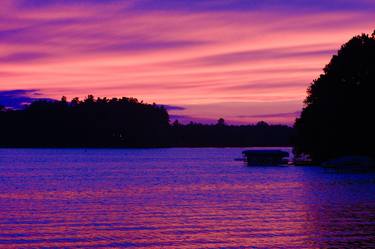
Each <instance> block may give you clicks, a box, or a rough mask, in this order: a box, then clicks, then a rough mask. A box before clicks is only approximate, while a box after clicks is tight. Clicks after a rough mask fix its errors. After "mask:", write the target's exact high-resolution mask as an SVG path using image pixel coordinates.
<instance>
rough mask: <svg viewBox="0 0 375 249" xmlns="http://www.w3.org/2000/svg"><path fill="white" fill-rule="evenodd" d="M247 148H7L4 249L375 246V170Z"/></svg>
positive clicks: (1, 190) (0, 191) (0, 165)
mask: <svg viewBox="0 0 375 249" xmlns="http://www.w3.org/2000/svg"><path fill="white" fill-rule="evenodd" d="M240 154H241V149H238V148H226V149H128V150H105V149H103V150H99V149H90V150H83V149H72V150H50V149H49V150H34V149H16V150H0V207H1V208H0V248H40V247H43V248H56V247H64V248H70V247H72V248H73V247H74V248H77V247H78V248H79V247H81V248H91V247H93V248H111V247H112V248H121V247H135V248H137V247H139V248H140V247H142V248H241V247H245V246H253V247H254V248H269V247H272V248H284V247H285V246H288V247H290V248H293V247H294V248H348V247H353V248H369V247H375V236H374V234H375V174H374V173H366V174H364V173H362V172H352V173H348V172H344V173H343V172H337V171H334V170H332V169H325V168H320V167H268V168H264V167H246V166H244V165H243V163H241V162H237V161H234V160H233V158H236V157H238V156H239V155H240Z"/></svg>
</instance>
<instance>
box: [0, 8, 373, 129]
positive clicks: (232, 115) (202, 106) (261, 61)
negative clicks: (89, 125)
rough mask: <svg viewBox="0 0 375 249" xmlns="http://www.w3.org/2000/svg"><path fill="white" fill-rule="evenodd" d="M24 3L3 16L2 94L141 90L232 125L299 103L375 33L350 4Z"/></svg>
mask: <svg viewBox="0 0 375 249" xmlns="http://www.w3.org/2000/svg"><path fill="white" fill-rule="evenodd" d="M15 2H16V1H6V2H4V3H5V4H4V7H2V9H3V10H4V9H7V11H3V13H5V15H2V16H1V17H0V19H1V20H6V21H2V22H0V68H1V72H0V90H11V89H41V91H42V93H43V94H44V97H54V98H59V97H60V96H61V95H66V96H68V97H74V96H80V97H83V96H84V95H87V94H89V93H92V94H95V95H97V96H109V97H111V96H123V95H124V96H134V97H137V98H140V99H143V100H145V101H148V102H157V103H166V104H170V105H178V106H180V105H181V106H187V107H188V108H187V110H183V111H182V112H183V113H182V114H181V115H187V116H191V117H196V118H201V119H212V120H216V119H217V118H218V117H219V116H223V115H226V116H227V117H228V118H227V119H228V120H233V122H250V121H251V122H252V121H253V120H254V117H255V116H256V115H263V114H272V113H292V112H295V111H296V110H298V109H300V108H301V107H302V100H303V98H304V96H305V91H306V88H307V86H308V85H309V83H310V82H311V81H312V80H313V79H314V78H316V77H317V76H318V75H319V74H320V73H321V69H322V68H323V67H324V65H325V64H326V63H328V61H329V59H330V57H331V55H332V54H333V53H334V52H335V51H336V50H337V49H338V48H339V46H340V45H341V44H342V43H344V42H345V41H347V40H348V39H349V38H350V37H351V36H353V35H355V34H359V33H362V32H371V29H372V28H373V27H372V25H373V23H372V21H371V20H373V19H374V17H375V14H374V13H372V12H366V11H362V12H358V11H348V10H345V11H337V12H334V13H324V12H321V13H319V12H312V13H302V14H300V13H298V12H296V13H287V12H282V11H276V10H275V9H273V10H268V11H267V10H262V11H252V10H248V11H233V10H231V11H217V12H213V11H195V12H189V11H183V10H175V11H173V10H170V11H162V10H140V9H137V10H134V9H131V6H132V5H133V4H134V3H133V2H131V1H130V2H128V1H127V2H124V1H120V2H117V3H115V4H104V3H101V4H99V5H89V4H81V5H80V4H65V5H61V4H60V5H59V4H54V5H48V6H46V7H41V8H19V7H18V5H17V4H14V3H15ZM7 13H8V14H7ZM10 13H12V14H10ZM280 101H281V102H286V103H289V104H280ZM217 103H219V106H220V107H213V106H214V105H215V104H217ZM231 103H242V104H241V105H234V106H235V108H234V107H233V105H232V104H231ZM254 103H256V104H254ZM198 106H199V108H198ZM244 107H246V108H244ZM220 114H222V115H220ZM176 115H177V114H176ZM240 116H241V117H242V118H239V117H240ZM250 116H251V117H250ZM258 117H259V116H258ZM265 118H266V119H267V120H271V121H272V122H277V120H276V118H277V117H275V116H274V117H272V118H271V117H270V116H268V117H265ZM288 118H289V121H290V122H292V118H291V117H285V119H283V120H281V121H282V122H286V120H287V119H288ZM267 120H266V121H267ZM281 121H280V122H281Z"/></svg>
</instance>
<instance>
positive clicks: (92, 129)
mask: <svg viewBox="0 0 375 249" xmlns="http://www.w3.org/2000/svg"><path fill="white" fill-rule="evenodd" d="M292 131H293V129H292V128H291V127H288V126H285V125H284V126H283V125H267V126H265V125H262V126H260V125H241V126H233V125H227V124H225V121H224V119H219V121H218V123H217V124H212V125H206V124H198V123H193V122H191V123H190V124H187V125H183V124H180V123H179V122H178V121H177V120H176V121H175V122H174V123H173V124H172V125H170V124H169V115H168V112H167V111H166V109H165V108H164V107H162V106H159V105H156V104H152V105H150V104H145V103H143V102H139V101H138V100H137V99H135V98H124V97H123V98H112V99H107V98H97V99H96V98H94V96H92V95H89V96H88V97H86V98H85V99H84V100H83V101H80V100H79V99H78V98H74V99H72V101H71V102H69V101H67V99H66V98H65V97H62V98H61V100H60V101H47V100H38V101H34V102H32V103H31V104H30V105H29V106H27V107H26V109H23V110H8V111H1V112H0V146H2V147H4V146H7V147H164V146H183V147H186V146H189V147H201V146H210V147H220V146H241V147H244V146H287V145H290V137H291V134H292Z"/></svg>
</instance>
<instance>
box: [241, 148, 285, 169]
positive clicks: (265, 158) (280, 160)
mask: <svg viewBox="0 0 375 249" xmlns="http://www.w3.org/2000/svg"><path fill="white" fill-rule="evenodd" d="M242 154H243V155H244V158H245V161H246V162H247V164H248V165H254V166H257V165H262V166H263V165H269V166H274V165H283V164H288V157H289V153H288V152H286V151H282V150H245V151H243V152H242Z"/></svg>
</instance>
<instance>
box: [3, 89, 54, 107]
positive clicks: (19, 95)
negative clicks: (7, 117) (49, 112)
mask: <svg viewBox="0 0 375 249" xmlns="http://www.w3.org/2000/svg"><path fill="white" fill-rule="evenodd" d="M38 96H40V93H39V90H37V89H29V90H25V89H17V90H7V91H0V105H2V106H5V107H7V108H11V109H21V108H23V107H24V106H25V105H27V104H30V103H31V102H33V101H35V100H41V99H43V100H52V99H49V98H40V97H38Z"/></svg>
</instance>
